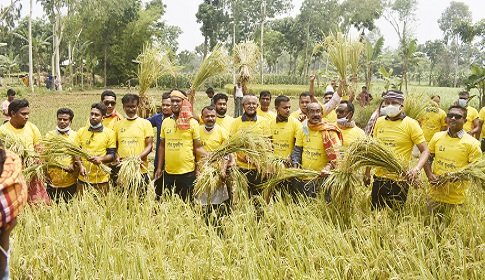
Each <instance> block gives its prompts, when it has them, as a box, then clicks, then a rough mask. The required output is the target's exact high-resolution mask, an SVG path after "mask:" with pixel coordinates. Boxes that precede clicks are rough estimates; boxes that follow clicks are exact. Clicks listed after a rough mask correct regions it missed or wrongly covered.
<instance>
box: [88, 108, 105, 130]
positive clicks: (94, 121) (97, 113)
mask: <svg viewBox="0 0 485 280" xmlns="http://www.w3.org/2000/svg"><path fill="white" fill-rule="evenodd" d="M103 118H104V116H103V113H102V112H101V110H99V109H96V108H92V109H91V114H90V116H89V123H90V124H91V125H92V126H96V125H98V124H99V123H100V122H102V121H103Z"/></svg>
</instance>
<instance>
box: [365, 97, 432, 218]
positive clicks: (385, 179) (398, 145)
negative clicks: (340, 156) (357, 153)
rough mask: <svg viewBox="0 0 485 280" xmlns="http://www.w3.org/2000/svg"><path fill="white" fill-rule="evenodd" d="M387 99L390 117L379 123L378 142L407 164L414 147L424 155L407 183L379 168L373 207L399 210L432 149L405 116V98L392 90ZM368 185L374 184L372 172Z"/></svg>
mask: <svg viewBox="0 0 485 280" xmlns="http://www.w3.org/2000/svg"><path fill="white" fill-rule="evenodd" d="M383 98H384V103H383V106H384V108H386V115H387V116H385V117H380V118H378V119H377V121H376V124H375V127H374V133H373V136H374V138H376V139H378V140H379V141H380V142H382V143H383V144H384V145H385V146H386V147H388V148H389V149H390V150H391V151H392V152H393V153H394V154H395V155H396V156H397V157H398V158H400V159H401V160H402V161H403V162H408V161H409V160H410V159H411V154H412V151H413V147H414V145H416V146H417V147H418V149H419V151H420V152H421V155H420V157H419V160H418V162H417V164H416V165H415V166H414V167H413V168H411V169H410V170H408V172H407V174H406V179H402V178H399V177H398V176H397V175H396V174H390V173H389V172H388V171H387V170H385V169H383V168H376V173H375V178H374V184H373V185H372V206H373V208H377V209H382V208H384V207H386V206H389V207H391V208H396V207H398V206H401V205H402V204H404V203H405V202H406V200H407V194H408V190H409V184H408V182H413V181H414V180H416V179H417V178H418V177H419V174H420V171H421V168H422V167H423V165H424V164H425V163H426V160H427V159H428V156H429V149H428V145H427V144H426V140H425V139H424V135H423V130H422V129H421V127H420V126H419V123H418V122H417V121H416V120H414V119H412V118H410V117H407V116H406V114H404V112H403V107H404V94H403V93H402V92H400V91H397V90H389V91H388V92H386V93H385V95H384V96H383ZM364 183H365V184H366V185H368V184H369V183H370V168H367V170H366V176H365V179H364Z"/></svg>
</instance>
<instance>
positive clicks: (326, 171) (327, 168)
mask: <svg viewBox="0 0 485 280" xmlns="http://www.w3.org/2000/svg"><path fill="white" fill-rule="evenodd" d="M331 170H332V167H331V166H329V165H328V164H327V165H326V166H325V167H324V168H323V169H322V171H320V177H322V178H327V177H328V175H330V174H331V173H332V172H331Z"/></svg>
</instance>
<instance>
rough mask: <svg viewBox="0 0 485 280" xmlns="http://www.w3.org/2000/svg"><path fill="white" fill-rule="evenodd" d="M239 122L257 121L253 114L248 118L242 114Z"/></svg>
mask: <svg viewBox="0 0 485 280" xmlns="http://www.w3.org/2000/svg"><path fill="white" fill-rule="evenodd" d="M241 120H242V121H243V122H248V121H257V120H258V115H256V114H254V117H252V118H249V117H248V116H247V115H246V113H244V114H242V116H241Z"/></svg>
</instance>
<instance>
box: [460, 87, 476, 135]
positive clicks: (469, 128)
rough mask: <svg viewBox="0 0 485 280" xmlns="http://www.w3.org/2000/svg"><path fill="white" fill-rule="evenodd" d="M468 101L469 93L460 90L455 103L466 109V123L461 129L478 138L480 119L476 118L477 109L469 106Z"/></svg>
mask: <svg viewBox="0 0 485 280" xmlns="http://www.w3.org/2000/svg"><path fill="white" fill-rule="evenodd" d="M469 102H470V93H469V92H467V91H462V92H460V93H459V95H458V101H456V105H459V106H461V107H464V108H466V111H467V117H466V123H465V125H464V126H463V129H464V130H465V132H466V133H468V134H470V135H471V136H473V137H475V138H477V139H480V133H481V131H479V130H481V126H480V120H479V119H478V111H477V109H475V108H473V107H472V106H469V105H468V103H469Z"/></svg>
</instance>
